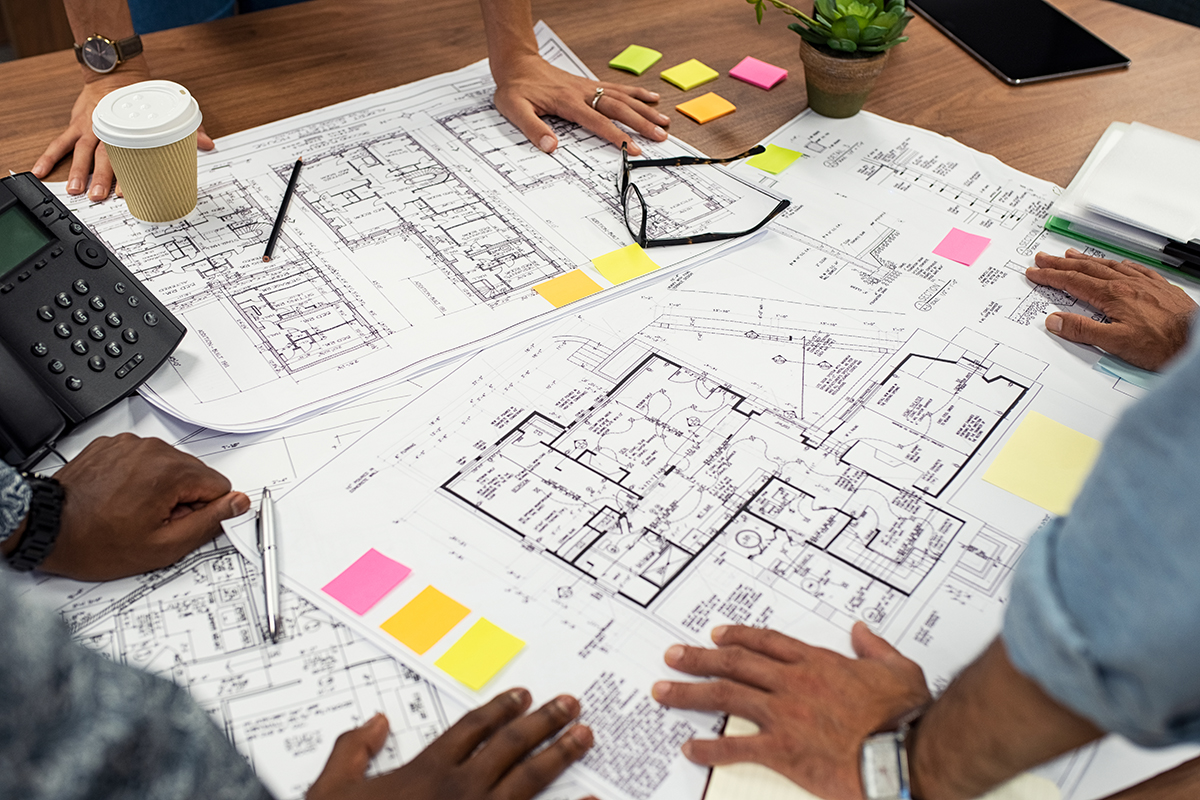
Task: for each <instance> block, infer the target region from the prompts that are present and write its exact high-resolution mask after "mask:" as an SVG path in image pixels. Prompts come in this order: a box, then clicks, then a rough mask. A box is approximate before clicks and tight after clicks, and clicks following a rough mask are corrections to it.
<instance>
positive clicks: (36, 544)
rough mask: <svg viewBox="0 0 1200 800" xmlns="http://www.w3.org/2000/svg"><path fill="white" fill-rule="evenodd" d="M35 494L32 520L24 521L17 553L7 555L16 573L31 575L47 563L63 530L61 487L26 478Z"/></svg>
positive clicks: (31, 510) (31, 504)
mask: <svg viewBox="0 0 1200 800" xmlns="http://www.w3.org/2000/svg"><path fill="white" fill-rule="evenodd" d="M25 481H26V483H28V484H29V488H30V490H31V491H32V498H31V499H30V503H29V516H28V517H26V518H25V532H24V533H23V534H21V539H20V541H18V542H17V546H16V549H14V550H13V551H12V552H11V553H9V554H8V565H9V566H10V567H12V568H13V569H14V570H16V571H17V572H29V571H30V570H31V569H34V568H35V567H37V566H39V565H40V564H41V563H42V562H43V561H45V560H46V556H48V555H50V553H51V552H53V551H54V545H55V544H56V543H57V542H58V533H59V530H60V529H61V526H62V507H63V497H64V496H65V493H64V491H63V487H62V484H61V483H59V482H58V481H56V480H54V478H42V477H38V476H34V475H26V476H25Z"/></svg>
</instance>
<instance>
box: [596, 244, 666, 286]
mask: <svg viewBox="0 0 1200 800" xmlns="http://www.w3.org/2000/svg"><path fill="white" fill-rule="evenodd" d="M592 263H593V264H594V265H595V266H596V271H597V272H599V273H600V274H601V275H603V276H604V277H605V278H607V279H608V280H610V281H611V282H613V283H614V284H616V283H624V282H625V281H631V280H633V279H634V278H640V277H641V276H642V275H645V274H646V273H647V272H654V270H656V269H658V264H655V263H654V262H653V261H651V260H650V256H648V255H646V251H645V250H643V249H642V248H641V245H639V244H638V243H637V242H634V243H633V244H631V245H629V246H628V247H622V248H621V249H620V250H613V251H612V252H611V253H605V254H604V255H602V256H596V257H595V258H593V259H592Z"/></svg>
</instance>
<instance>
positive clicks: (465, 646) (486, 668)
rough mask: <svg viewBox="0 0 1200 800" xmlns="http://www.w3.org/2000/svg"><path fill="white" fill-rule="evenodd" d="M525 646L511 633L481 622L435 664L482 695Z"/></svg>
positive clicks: (483, 621) (482, 620)
mask: <svg viewBox="0 0 1200 800" xmlns="http://www.w3.org/2000/svg"><path fill="white" fill-rule="evenodd" d="M524 646H525V642H523V641H521V640H520V639H518V638H517V637H515V636H513V635H512V634H511V633H509V632H508V631H506V630H503V629H501V628H499V627H497V626H496V625H493V624H492V623H490V622H488V621H487V620H486V619H481V620H479V621H478V622H476V623H475V624H474V625H472V626H471V629H470V630H469V631H467V632H466V633H464V634H463V637H462V638H461V639H459V640H458V641H457V642H455V643H454V646H453V647H451V648H450V649H449V650H447V651H446V652H445V654H444V655H443V656H442V657H441V658H439V659H438V660H437V661H435V662H433V663H434V664H436V665H437V666H438V667H439V668H441V670H442V671H443V672H445V673H446V674H447V675H449V676H450V677H451V678H454V679H455V680H456V681H458V682H459V683H462V684H465V685H466V686H468V687H470V688H471V689H474V690H475V691H479V690H480V689H482V688H483V687H484V686H485V685H486V684H487V682H488V681H490V680H491V679H492V678H493V677H494V676H495V675H496V673H497V672H499V671H500V669H501V668H502V667H503V666H504V665H505V664H507V663H508V662H509V661H512V659H513V656H515V655H516V654H517V653H519V652H521V648H522V647H524Z"/></svg>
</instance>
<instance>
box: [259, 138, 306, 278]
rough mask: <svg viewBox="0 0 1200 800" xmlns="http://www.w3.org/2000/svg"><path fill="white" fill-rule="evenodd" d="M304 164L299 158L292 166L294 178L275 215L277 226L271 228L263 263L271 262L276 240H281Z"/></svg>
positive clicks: (289, 183) (290, 179)
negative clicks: (285, 218) (281, 229)
mask: <svg viewBox="0 0 1200 800" xmlns="http://www.w3.org/2000/svg"><path fill="white" fill-rule="evenodd" d="M303 163H304V159H303V158H297V159H296V163H295V164H294V165H293V166H292V177H291V178H289V179H288V185H287V191H286V192H284V193H283V204H282V205H280V206H279V213H278V214H276V215H275V224H274V225H273V226H271V238H270V239H267V251H266V252H265V253H263V261H270V260H271V253H272V252H273V251H274V250H275V240H276V239H278V238H279V229H280V228H282V227H283V218H284V217H286V216H287V210H288V203H290V202H292V192H294V191H296V181H297V179H299V177H300V165H301V164H303Z"/></svg>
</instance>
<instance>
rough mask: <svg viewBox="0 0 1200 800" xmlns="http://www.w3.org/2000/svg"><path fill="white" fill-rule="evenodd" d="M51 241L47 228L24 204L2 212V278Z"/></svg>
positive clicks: (0, 264)
mask: <svg viewBox="0 0 1200 800" xmlns="http://www.w3.org/2000/svg"><path fill="white" fill-rule="evenodd" d="M51 241H52V239H51V238H50V235H49V234H47V233H46V229H45V228H43V227H42V226H41V225H40V224H38V221H37V220H35V219H34V218H33V216H32V215H30V213H29V212H28V211H26V210H25V208H24V207H23V206H13V207H12V208H10V209H8V210H7V211H4V212H3V213H0V278H3V277H4V276H5V275H7V274H8V273H10V272H12V271H13V270H14V269H16V268H17V267H19V266H21V264H22V262H24V261H25V259H27V258H29V257H30V256H31V255H33V254H34V253H36V252H37V251H38V250H41V249H42V248H43V247H45V246H46V245H48V244H50V242H51Z"/></svg>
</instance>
